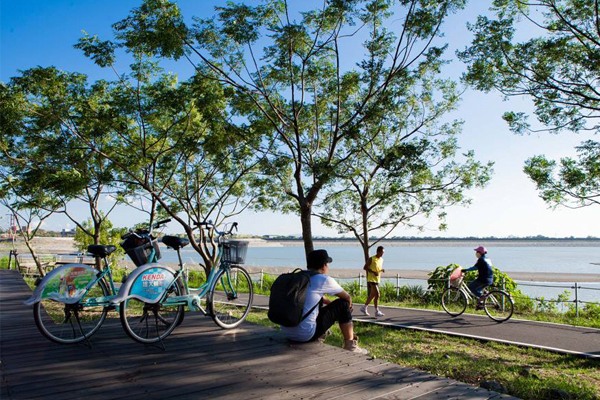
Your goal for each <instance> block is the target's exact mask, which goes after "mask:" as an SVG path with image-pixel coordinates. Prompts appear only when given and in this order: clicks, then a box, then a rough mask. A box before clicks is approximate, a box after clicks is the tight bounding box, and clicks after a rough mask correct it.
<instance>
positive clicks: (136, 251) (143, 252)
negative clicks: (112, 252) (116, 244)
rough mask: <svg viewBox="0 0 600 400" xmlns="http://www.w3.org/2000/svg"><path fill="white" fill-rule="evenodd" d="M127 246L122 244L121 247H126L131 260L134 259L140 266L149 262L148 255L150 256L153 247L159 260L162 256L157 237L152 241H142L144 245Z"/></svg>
mask: <svg viewBox="0 0 600 400" xmlns="http://www.w3.org/2000/svg"><path fill="white" fill-rule="evenodd" d="M126 246H127V245H126V244H121V247H123V249H125V252H126V253H127V255H128V256H129V258H131V261H133V263H134V264H135V265H136V266H138V267H139V266H140V265H144V264H147V263H148V257H150V253H151V252H152V249H154V252H155V253H154V254H155V257H156V259H157V260H159V259H160V257H161V255H160V249H159V247H158V241H157V240H156V239H153V240H152V241H151V242H146V243H142V245H140V246H136V247H126Z"/></svg>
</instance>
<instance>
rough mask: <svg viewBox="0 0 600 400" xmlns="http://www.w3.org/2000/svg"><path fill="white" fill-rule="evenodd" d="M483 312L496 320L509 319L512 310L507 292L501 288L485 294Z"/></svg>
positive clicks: (511, 303) (511, 302)
mask: <svg viewBox="0 0 600 400" xmlns="http://www.w3.org/2000/svg"><path fill="white" fill-rule="evenodd" d="M483 308H484V310H485V313H486V314H487V315H488V317H490V318H491V319H493V320H494V321H496V322H504V321H506V320H507V319H509V318H510V317H511V316H512V314H513V311H514V305H513V301H512V299H511V298H510V296H509V295H508V293H506V292H503V291H502V290H493V291H491V292H489V293H488V294H487V295H486V296H485V300H484V303H483Z"/></svg>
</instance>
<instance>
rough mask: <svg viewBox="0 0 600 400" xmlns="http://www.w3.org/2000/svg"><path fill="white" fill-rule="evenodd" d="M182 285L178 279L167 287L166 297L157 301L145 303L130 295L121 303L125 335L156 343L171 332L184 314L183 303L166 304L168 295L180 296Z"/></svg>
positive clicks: (140, 340)
mask: <svg viewBox="0 0 600 400" xmlns="http://www.w3.org/2000/svg"><path fill="white" fill-rule="evenodd" d="M182 288H183V286H182V285H181V283H180V282H179V280H177V281H175V282H174V283H173V285H172V286H171V287H170V288H169V289H168V291H167V295H166V297H165V298H164V299H163V300H162V301H161V302H158V303H145V302H143V301H141V300H139V299H136V298H134V297H131V298H129V299H127V300H125V301H124V302H122V303H121V306H120V316H121V325H123V329H124V330H125V332H126V333H127V335H128V336H129V337H130V338H132V339H133V340H135V341H136V342H139V343H144V344H149V343H156V342H159V341H161V340H163V339H164V338H166V337H167V336H169V335H170V334H171V332H173V330H174V329H175V328H176V327H177V326H178V325H179V324H180V323H181V321H182V320H183V316H184V314H185V309H184V306H183V305H169V306H166V305H165V304H164V302H165V301H166V300H167V299H168V298H169V297H175V296H181V295H182V294H183V289H182Z"/></svg>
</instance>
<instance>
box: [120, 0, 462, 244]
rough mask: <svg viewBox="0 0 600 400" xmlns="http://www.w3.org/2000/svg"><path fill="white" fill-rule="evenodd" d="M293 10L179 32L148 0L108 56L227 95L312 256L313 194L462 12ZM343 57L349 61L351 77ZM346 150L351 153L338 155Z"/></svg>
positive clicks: (431, 6)
mask: <svg viewBox="0 0 600 400" xmlns="http://www.w3.org/2000/svg"><path fill="white" fill-rule="evenodd" d="M294 6H295V7H299V8H292V7H291V3H290V2H288V1H285V0H272V1H263V2H262V3H260V4H259V5H256V6H250V5H246V4H239V3H228V5H227V6H224V7H217V8H216V15H215V16H214V18H210V19H197V20H196V22H195V24H193V25H191V26H188V25H186V23H185V22H184V20H183V17H182V15H181V12H180V10H179V9H178V7H177V6H176V5H175V4H173V3H170V2H168V1H164V0H147V1H145V2H144V3H143V4H142V6H140V7H139V8H136V9H134V10H133V11H132V12H131V14H130V16H129V17H128V18H126V19H124V20H122V21H119V22H118V23H116V24H115V25H114V27H115V29H116V31H117V39H118V40H119V43H118V44H116V46H125V47H126V48H128V49H129V50H132V51H145V52H152V53H153V54H155V55H157V56H160V57H170V58H175V59H181V58H183V59H185V60H190V61H192V60H193V61H192V62H194V63H195V64H194V65H196V64H198V65H201V68H199V69H198V73H199V74H205V71H206V69H207V68H208V69H210V70H211V71H212V73H213V74H214V75H215V76H216V77H217V78H218V79H219V80H221V81H222V82H223V83H224V84H225V85H226V86H227V87H229V90H231V91H232V101H231V110H232V112H233V113H234V115H237V116H239V117H240V122H239V125H240V126H247V127H250V129H251V130H252V131H254V132H260V133H261V134H262V135H263V141H262V142H261V144H262V145H263V146H264V147H265V148H266V150H268V152H269V154H270V157H269V163H268V164H266V165H265V166H264V168H265V173H267V174H270V175H271V176H272V177H273V179H275V180H276V181H277V182H278V183H279V187H280V190H278V191H277V192H274V193H273V195H276V196H275V197H276V198H275V200H276V201H275V205H276V207H277V209H278V211H284V212H295V213H297V214H298V215H299V217H300V223H301V226H302V236H303V240H304V247H305V251H306V252H309V251H311V250H312V249H313V242H312V214H313V207H314V206H315V204H316V202H317V200H318V198H319V195H320V193H321V190H322V189H323V188H324V187H326V186H328V185H331V184H332V183H333V180H334V176H335V172H336V171H338V170H339V169H343V168H346V167H347V165H346V163H347V162H348V160H349V159H350V158H351V157H352V155H353V154H354V153H356V152H358V151H359V150H360V146H359V144H360V145H362V143H363V141H362V140H358V139H359V138H360V137H361V135H362V134H363V133H364V131H362V129H361V127H362V126H363V124H365V123H368V122H369V121H374V120H379V118H380V114H381V113H382V112H385V110H386V106H387V105H389V104H390V103H391V102H392V101H393V99H394V96H395V93H394V91H393V90H392V88H393V86H394V84H395V83H396V82H401V81H403V80H404V79H405V78H406V77H407V75H408V73H409V71H413V70H414V71H418V68H420V67H422V66H423V65H426V64H427V62H429V61H435V60H436V59H437V58H438V57H439V55H440V54H441V53H442V51H443V48H441V47H436V46H434V45H433V44H432V42H433V41H434V39H435V38H436V37H438V36H439V35H440V25H441V23H442V21H443V20H444V18H445V17H446V16H447V15H448V13H451V12H453V11H455V10H456V9H458V8H461V7H463V6H464V1H461V0H441V1H435V2H430V1H418V0H402V1H398V2H389V1H382V0H370V1H347V2H343V1H325V2H323V4H322V7H321V8H320V9H315V10H310V9H302V6H299V5H298V4H295V5H294ZM394 12H397V13H398V15H394ZM383 26H385V27H386V28H385V29H384V28H382V27H383ZM392 32H396V33H397V34H396V35H394V34H393V33H392ZM357 49H359V50H358V51H353V50H357ZM351 52H352V54H353V55H352V56H350V53H351ZM356 54H359V56H358V57H356ZM349 57H356V58H355V59H357V60H358V61H357V62H356V63H355V64H354V67H352V66H349V64H352V61H349V60H348V58H349ZM361 57H362V58H361ZM196 60H197V61H196ZM353 140H356V143H357V145H355V146H353V147H351V146H341V143H342V142H343V141H347V142H349V143H351V142H352V141H353Z"/></svg>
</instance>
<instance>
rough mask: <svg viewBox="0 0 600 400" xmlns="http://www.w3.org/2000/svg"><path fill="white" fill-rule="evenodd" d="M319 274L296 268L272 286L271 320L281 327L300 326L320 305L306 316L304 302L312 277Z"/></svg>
mask: <svg viewBox="0 0 600 400" xmlns="http://www.w3.org/2000/svg"><path fill="white" fill-rule="evenodd" d="M315 274H317V272H314V271H307V270H301V269H300V268H296V269H295V270H294V271H293V272H288V273H286V274H281V275H279V276H278V277H277V279H275V282H273V285H271V294H270V295H269V312H268V314H267V315H268V317H269V319H270V320H271V321H272V322H274V323H276V324H279V325H282V326H287V327H294V326H298V325H299V324H300V322H302V321H303V320H304V319H305V318H306V317H308V315H309V314H310V313H311V312H313V310H314V309H315V308H317V306H318V305H319V304H320V302H319V303H317V304H315V306H314V307H313V308H311V309H310V310H309V311H308V312H307V313H306V314H304V315H303V314H302V312H303V311H304V302H305V300H306V293H307V292H308V287H309V285H310V277H311V276H313V275H315Z"/></svg>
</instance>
